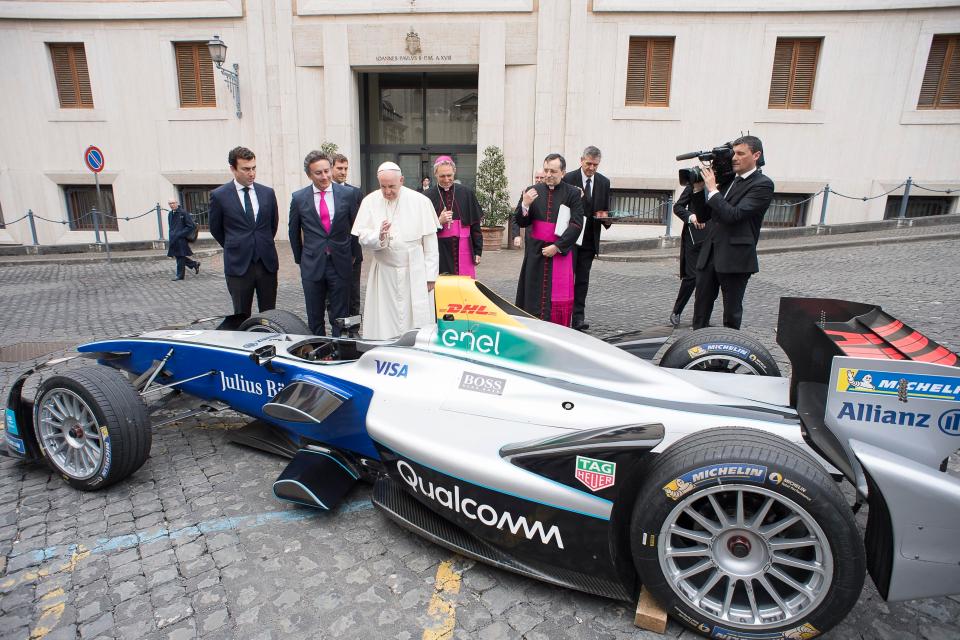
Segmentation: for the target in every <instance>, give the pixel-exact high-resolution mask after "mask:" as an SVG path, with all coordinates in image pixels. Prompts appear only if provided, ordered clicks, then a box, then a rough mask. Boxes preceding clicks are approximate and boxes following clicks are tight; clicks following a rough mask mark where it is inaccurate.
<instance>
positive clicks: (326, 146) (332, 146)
mask: <svg viewBox="0 0 960 640" xmlns="http://www.w3.org/2000/svg"><path fill="white" fill-rule="evenodd" d="M320 151H323V152H324V153H325V154H327V155H328V156H332V155H333V154H335V153H336V152H337V151H339V148H338V147H337V143H336V142H323V143H321V144H320Z"/></svg>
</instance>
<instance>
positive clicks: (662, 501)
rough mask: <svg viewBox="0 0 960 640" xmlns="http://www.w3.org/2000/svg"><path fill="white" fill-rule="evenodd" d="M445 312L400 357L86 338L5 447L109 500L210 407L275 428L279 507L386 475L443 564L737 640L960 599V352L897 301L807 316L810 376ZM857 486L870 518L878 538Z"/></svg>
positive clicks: (444, 287) (12, 428) (517, 317)
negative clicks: (644, 599) (482, 568)
mask: <svg viewBox="0 0 960 640" xmlns="http://www.w3.org/2000/svg"><path fill="white" fill-rule="evenodd" d="M436 309H437V321H436V323H435V324H432V325H430V326H427V327H423V328H421V329H418V330H414V331H411V332H409V333H407V334H406V335H403V336H400V337H398V338H397V339H395V340H389V341H370V340H354V339H338V338H329V337H317V336H311V335H308V334H309V332H308V330H307V329H306V326H305V325H304V324H303V322H302V321H301V320H299V319H298V318H296V317H295V316H293V315H292V314H289V313H285V312H281V311H272V312H267V313H266V314H262V315H260V316H254V317H253V318H250V319H248V320H247V321H246V322H245V323H244V324H243V325H242V328H243V329H245V330H252V331H254V332H252V333H251V332H249V331H225V330H203V329H199V328H197V325H189V326H186V327H178V328H174V329H167V330H161V331H152V332H147V333H142V334H139V335H134V336H126V337H122V338H117V339H112V340H103V341H99V342H94V343H90V344H84V345H81V346H80V347H78V348H77V350H78V351H79V352H80V354H81V356H86V357H90V358H93V359H96V360H97V361H98V363H97V364H92V363H91V364H89V365H86V366H84V367H79V368H77V367H71V368H67V369H65V370H62V371H61V370H58V369H57V366H56V365H57V362H50V363H46V364H45V365H41V367H38V368H35V369H32V370H30V371H28V372H25V373H24V374H23V375H22V376H21V377H20V378H19V379H18V380H17V381H16V383H15V384H14V386H13V389H12V390H11V392H10V395H9V398H8V405H7V410H6V433H5V441H0V449H2V450H4V451H5V452H6V453H7V454H8V455H13V456H18V457H21V458H28V459H41V458H42V459H45V460H46V461H47V462H48V463H49V464H50V465H51V466H52V467H53V468H54V469H55V470H56V471H57V472H59V473H60V474H61V475H62V476H63V477H64V478H65V479H66V481H67V482H69V483H70V484H71V485H72V486H74V487H76V488H78V489H81V490H97V489H101V488H103V487H106V486H109V485H110V484H112V483H115V482H118V481H121V480H123V479H124V478H126V477H127V476H129V475H130V474H132V473H133V472H134V471H136V470H137V469H138V468H139V467H140V466H141V465H143V463H144V462H145V460H146V459H147V457H148V454H149V451H150V443H151V418H150V410H148V405H149V407H150V409H154V408H156V407H158V406H169V403H166V401H167V400H173V401H174V402H176V401H178V400H182V399H183V398H184V397H189V398H191V399H196V401H197V405H198V406H197V407H195V408H193V409H191V411H190V413H197V412H199V411H203V410H206V409H209V408H230V409H232V410H234V411H237V412H240V413H243V414H246V415H248V416H250V417H251V418H254V421H253V422H251V423H250V425H248V426H247V427H244V428H243V429H240V430H237V431H235V432H233V437H234V439H235V440H237V441H239V442H243V443H245V444H249V445H253V446H257V447H259V448H262V449H266V450H268V451H272V452H274V453H277V454H279V455H285V456H287V457H288V458H290V463H289V464H288V465H287V467H286V468H285V469H284V471H283V472H282V473H281V474H280V476H279V477H278V478H277V480H276V481H275V483H274V493H275V494H276V496H277V497H278V498H282V499H285V500H291V501H294V502H298V503H301V504H304V505H309V506H313V507H318V508H323V509H331V508H333V507H334V506H335V505H336V504H337V503H338V501H339V500H340V499H341V498H342V497H343V495H344V494H345V493H346V492H347V491H348V490H349V488H350V487H351V486H352V485H353V484H354V483H355V482H357V481H358V480H361V479H363V480H367V481H370V482H373V483H374V489H373V501H374V503H375V504H376V505H377V506H378V507H379V508H381V509H382V510H383V511H384V512H385V513H386V514H388V515H389V516H390V517H391V518H393V519H394V520H396V521H397V522H399V523H401V524H402V525H404V526H406V527H408V528H409V529H411V530H413V531H415V532H416V533H418V534H420V535H422V536H425V537H427V538H429V539H431V540H433V541H435V542H436V543H438V544H441V545H444V546H446V547H449V548H451V549H454V550H456V551H457V552H459V553H461V554H463V555H465V556H469V557H472V558H476V559H479V560H482V561H484V562H487V563H490V564H492V565H495V566H497V567H501V568H503V569H507V570H510V571H515V572H517V573H520V574H523V575H526V576H531V577H534V578H537V579H540V580H544V581H547V582H550V583H553V584H558V585H564V586H567V587H570V588H574V589H579V590H581V591H585V592H588V593H592V594H597V595H602V596H607V597H611V598H617V599H621V600H625V601H636V599H637V597H638V593H639V591H640V587H641V586H644V587H646V588H647V589H648V590H649V591H650V592H651V593H652V594H653V595H654V596H655V597H656V598H657V599H658V600H659V601H660V603H661V604H662V605H663V606H664V607H665V608H666V609H667V610H668V612H669V613H670V614H671V615H672V616H673V617H674V618H675V619H676V620H678V621H679V622H681V623H682V624H684V625H686V626H688V627H690V628H691V629H693V630H695V631H697V632H699V633H701V634H703V635H705V636H709V637H714V638H766V639H773V638H790V639H795V638H812V637H814V636H816V635H818V634H820V633H822V632H824V631H826V630H828V629H830V628H831V627H832V626H834V625H835V624H837V623H838V622H839V621H840V620H841V619H843V617H844V616H845V615H846V614H847V613H848V611H849V610H850V609H851V608H852V607H853V606H854V605H855V603H856V601H857V598H858V596H859V594H860V591H861V588H862V585H863V580H864V577H865V573H866V571H867V570H869V572H870V574H871V576H872V577H873V580H874V582H875V583H876V585H877V587H878V589H879V591H880V593H881V594H882V595H883V596H884V597H885V598H887V599H890V600H904V599H911V598H920V597H928V596H938V595H945V594H956V593H960V545H957V544H956V540H957V539H958V538H960V480H958V479H957V478H955V477H953V476H952V475H950V474H948V473H946V472H945V460H946V459H947V458H948V457H949V456H950V455H951V454H952V453H954V452H955V451H956V450H957V449H958V447H960V368H957V366H956V365H957V363H958V358H957V355H956V354H954V353H953V352H951V351H949V350H948V349H946V348H945V347H942V346H940V345H937V344H936V343H933V342H932V341H930V340H928V339H927V338H925V337H923V336H922V335H921V334H919V333H917V332H916V331H913V330H912V329H910V328H909V327H907V326H906V325H904V324H903V323H902V322H900V321H898V320H895V319H893V318H891V317H889V316H887V315H886V314H884V313H883V312H882V311H881V310H880V309H879V308H878V307H874V306H869V305H862V304H857V303H851V302H844V301H838V300H822V299H799V298H790V299H786V298H785V299H783V300H782V301H781V309H780V323H779V327H778V342H779V343H780V345H781V346H782V347H783V349H784V351H785V353H786V354H787V356H788V357H789V358H790V361H791V365H792V377H791V378H790V379H786V378H781V377H779V371H778V369H777V364H776V362H775V361H774V360H773V359H772V358H771V357H770V355H769V353H768V352H767V351H766V350H765V349H763V347H762V346H761V345H759V344H758V343H756V341H754V340H752V339H749V338H747V337H745V336H743V335H742V334H740V333H739V332H736V331H729V330H722V329H704V330H701V331H697V332H693V333H690V334H688V335H686V336H684V337H683V338H681V339H680V340H678V341H676V342H675V343H674V344H673V345H672V346H671V347H670V349H669V350H668V351H667V352H666V353H665V354H664V356H663V357H662V359H661V366H655V365H653V364H651V363H650V362H648V361H646V360H644V359H642V358H637V357H635V355H646V356H652V355H653V353H655V352H656V351H657V350H658V348H659V347H661V346H662V345H663V344H664V342H665V334H663V333H662V332H661V333H658V332H655V331H654V332H637V333H636V334H633V335H629V336H623V337H619V338H617V339H616V340H613V341H611V342H604V341H601V340H597V339H595V338H593V337H590V336H588V335H585V334H582V333H579V332H576V331H573V330H570V329H567V328H564V327H560V326H557V325H554V324H550V323H546V322H542V321H540V320H536V319H534V318H531V317H530V316H528V315H527V314H525V313H523V312H522V311H520V310H518V309H516V308H515V307H513V306H512V305H510V304H509V303H507V302H505V301H503V300H502V299H500V298H499V297H498V296H496V295H495V294H493V293H492V292H491V291H489V290H488V289H487V288H485V287H484V286H483V285H482V284H480V283H477V282H475V281H473V280H471V279H469V278H462V277H441V278H440V279H439V280H438V282H437V287H436ZM671 367H676V368H671ZM38 371H39V373H38ZM731 373H754V374H759V375H731ZM31 376H37V377H41V378H42V379H41V381H40V383H39V385H38V388H37V392H36V394H35V396H33V397H30V398H28V397H25V394H24V386H25V383H26V382H27V380H28V379H30V378H31ZM182 417H183V416H182V415H180V416H177V417H176V418H172V419H171V420H175V419H180V418H182ZM154 424H157V423H156V422H155V423H154ZM843 477H845V478H846V479H847V480H849V481H850V483H851V484H852V485H853V487H854V488H855V490H856V494H857V496H858V498H857V500H856V504H855V505H854V507H858V506H859V505H860V504H861V503H862V502H866V504H868V505H869V520H868V524H867V528H866V535H865V537H863V536H861V533H860V531H859V529H858V527H857V525H856V523H855V521H854V513H853V510H852V509H851V506H850V505H848V503H847V500H846V499H845V498H844V495H843V494H842V493H841V491H840V489H839V487H838V483H837V480H839V479H841V478H843Z"/></svg>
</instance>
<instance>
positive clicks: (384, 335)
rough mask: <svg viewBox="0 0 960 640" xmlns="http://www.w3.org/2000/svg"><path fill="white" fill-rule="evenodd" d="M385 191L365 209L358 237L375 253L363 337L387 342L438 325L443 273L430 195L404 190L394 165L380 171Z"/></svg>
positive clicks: (359, 219)
mask: <svg viewBox="0 0 960 640" xmlns="http://www.w3.org/2000/svg"><path fill="white" fill-rule="evenodd" d="M377 181H378V182H379V183H380V189H379V190H378V191H374V192H372V193H370V194H369V195H368V196H367V197H365V198H364V199H363V202H362V203H360V211H359V212H358V213H357V220H356V222H354V224H353V231H352V233H353V235H355V236H357V238H359V240H360V244H361V246H363V247H364V248H366V249H371V250H373V266H372V267H371V268H370V275H369V276H368V277H367V294H366V298H365V300H364V309H363V331H362V334H363V337H364V338H368V339H374V340H385V339H388V338H393V337H396V336H399V335H402V334H403V333H404V332H406V331H409V330H410V329H413V328H418V327H423V326H426V325H428V324H431V323H433V322H435V321H436V316H435V311H434V301H433V285H434V282H436V279H437V274H438V273H439V271H440V254H439V252H438V251H437V229H438V228H439V227H440V225H439V224H438V222H437V214H436V211H434V208H433V204H431V202H430V199H429V198H427V197H426V196H425V195H423V194H421V193H418V192H416V191H414V190H412V189H408V188H406V187H405V186H403V175H402V174H401V172H400V167H398V166H397V165H396V164H394V163H393V162H384V163H383V164H382V165H380V167H379V168H378V169H377Z"/></svg>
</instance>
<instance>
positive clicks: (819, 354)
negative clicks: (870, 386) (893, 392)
mask: <svg viewBox="0 0 960 640" xmlns="http://www.w3.org/2000/svg"><path fill="white" fill-rule="evenodd" d="M777 344H779V345H780V346H781V347H782V348H783V351H784V353H786V354H787V358H789V359H790V365H791V367H792V369H793V375H792V376H791V379H790V403H791V404H792V405H794V406H796V402H797V386H798V385H799V384H800V383H801V382H817V383H820V384H826V383H827V381H829V379H830V365H831V363H832V361H833V358H834V356H850V357H854V358H870V359H879V360H914V361H917V362H929V363H933V364H941V365H948V366H958V365H960V357H958V356H957V354H956V353H954V352H952V351H950V350H949V349H947V348H946V347H944V346H942V345H940V344H938V343H936V342H934V341H933V340H931V339H929V338H927V337H926V336H924V335H923V334H922V333H920V332H919V331H916V330H914V329H912V328H911V327H909V326H907V325H906V324H904V323H903V322H901V321H900V320H897V319H896V318H894V317H893V316H891V315H889V314H887V313H884V311H883V309H881V308H880V307H878V306H876V305H872V304H863V303H860V302H850V301H847V300H833V299H830V298H780V314H779V319H778V322H777Z"/></svg>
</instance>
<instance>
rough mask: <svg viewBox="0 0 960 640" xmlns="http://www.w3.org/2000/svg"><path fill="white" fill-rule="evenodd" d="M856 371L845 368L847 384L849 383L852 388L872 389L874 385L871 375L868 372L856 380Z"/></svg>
mask: <svg viewBox="0 0 960 640" xmlns="http://www.w3.org/2000/svg"><path fill="white" fill-rule="evenodd" d="M856 374H857V372H856V371H854V370H853V369H847V384H849V385H850V386H851V387H853V388H854V389H870V390H871V391H873V390H874V389H876V387H874V386H873V376H871V375H870V374H869V373H868V374H867V375H865V376H863V380H857V379H856V378H855V376H856Z"/></svg>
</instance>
